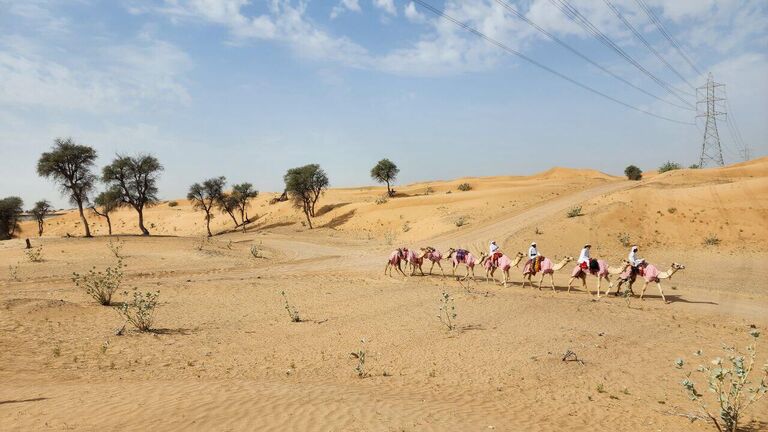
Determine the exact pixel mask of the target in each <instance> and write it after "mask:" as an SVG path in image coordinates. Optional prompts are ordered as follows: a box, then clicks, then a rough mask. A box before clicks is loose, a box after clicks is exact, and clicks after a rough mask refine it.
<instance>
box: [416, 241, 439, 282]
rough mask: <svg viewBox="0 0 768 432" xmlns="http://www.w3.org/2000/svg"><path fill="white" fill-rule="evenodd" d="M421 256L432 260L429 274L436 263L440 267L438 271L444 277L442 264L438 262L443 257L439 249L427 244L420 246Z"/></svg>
mask: <svg viewBox="0 0 768 432" xmlns="http://www.w3.org/2000/svg"><path fill="white" fill-rule="evenodd" d="M420 255H421V258H422V259H427V260H429V261H431V262H432V265H431V266H430V267H429V274H430V275H431V274H432V269H434V268H435V264H437V266H438V267H440V273H441V274H442V275H443V277H445V271H443V266H442V264H440V261H441V260H442V259H443V254H441V253H440V251H439V250H437V249H435V248H433V247H432V246H427V247H425V248H421V254H420Z"/></svg>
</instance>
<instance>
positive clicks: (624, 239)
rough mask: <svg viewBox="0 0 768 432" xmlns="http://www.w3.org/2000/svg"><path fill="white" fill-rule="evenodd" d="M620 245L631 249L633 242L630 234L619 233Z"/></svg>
mask: <svg viewBox="0 0 768 432" xmlns="http://www.w3.org/2000/svg"><path fill="white" fill-rule="evenodd" d="M619 243H621V245H622V246H624V247H630V246H632V240H631V239H630V238H629V234H627V233H624V232H623V233H619Z"/></svg>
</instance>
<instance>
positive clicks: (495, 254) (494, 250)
mask: <svg viewBox="0 0 768 432" xmlns="http://www.w3.org/2000/svg"><path fill="white" fill-rule="evenodd" d="M488 249H489V251H490V253H489V254H488V255H489V256H490V257H491V264H492V265H493V266H494V267H496V266H497V265H498V263H499V258H501V256H502V253H501V250H500V248H499V245H497V244H496V241H495V240H491V244H490V246H489V247H488Z"/></svg>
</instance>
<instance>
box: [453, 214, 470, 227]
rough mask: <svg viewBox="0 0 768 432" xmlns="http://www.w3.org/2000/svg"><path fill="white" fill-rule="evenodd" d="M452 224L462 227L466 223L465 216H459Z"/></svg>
mask: <svg viewBox="0 0 768 432" xmlns="http://www.w3.org/2000/svg"><path fill="white" fill-rule="evenodd" d="M453 224H454V225H456V226H457V227H462V226H464V225H466V224H467V218H466V217H465V216H459V217H458V218H456V220H455V221H453Z"/></svg>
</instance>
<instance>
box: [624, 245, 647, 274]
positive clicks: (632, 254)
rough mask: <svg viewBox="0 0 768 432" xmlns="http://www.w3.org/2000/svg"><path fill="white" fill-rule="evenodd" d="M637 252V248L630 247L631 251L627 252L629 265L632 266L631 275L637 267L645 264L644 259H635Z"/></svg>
mask: <svg viewBox="0 0 768 432" xmlns="http://www.w3.org/2000/svg"><path fill="white" fill-rule="evenodd" d="M637 250H638V248H637V246H632V249H630V250H629V256H628V257H627V261H629V265H630V266H632V274H636V273H637V270H638V267H640V266H641V265H643V264H645V260H644V259H642V258H638V257H637Z"/></svg>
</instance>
